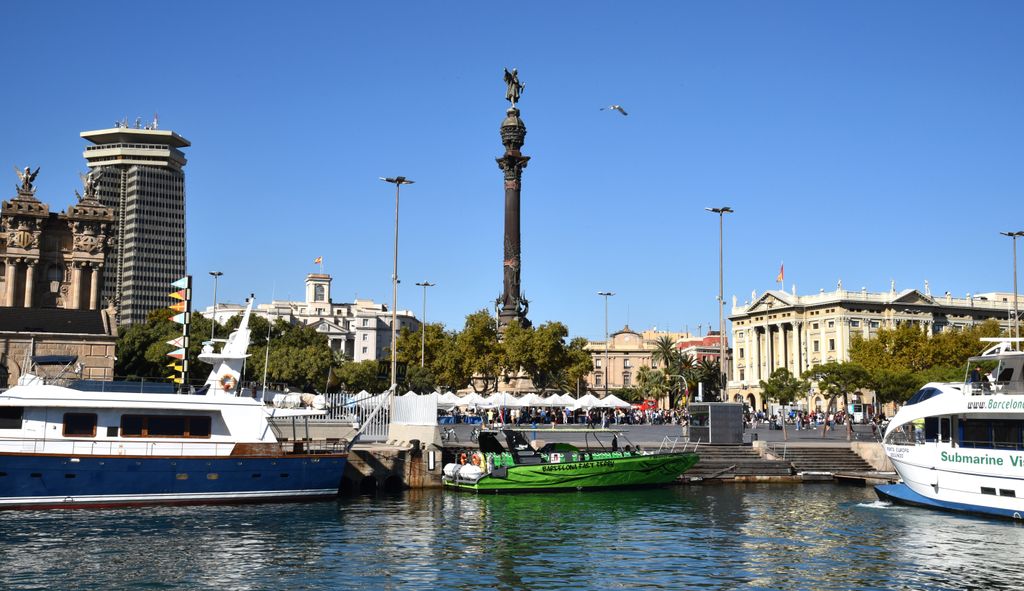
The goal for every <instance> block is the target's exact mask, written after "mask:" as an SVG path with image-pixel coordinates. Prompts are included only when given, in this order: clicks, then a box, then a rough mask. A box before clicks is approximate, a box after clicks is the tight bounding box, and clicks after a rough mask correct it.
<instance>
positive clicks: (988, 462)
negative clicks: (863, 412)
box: [875, 338, 1024, 519]
mask: <svg viewBox="0 0 1024 591" xmlns="http://www.w3.org/2000/svg"><path fill="white" fill-rule="evenodd" d="M982 340H983V341H988V342H992V343H994V344H993V345H992V346H991V347H990V348H989V349H987V350H986V351H985V352H984V353H982V354H981V355H979V356H978V357H972V358H971V359H970V361H969V364H970V365H969V366H968V377H967V379H966V380H965V381H964V382H963V383H929V384H926V385H925V386H924V387H923V388H921V390H919V391H918V392H917V393H916V394H914V396H912V397H911V398H910V400H908V401H907V403H906V405H905V406H904V407H903V408H901V409H900V411H899V412H898V413H896V416H895V417H893V419H892V420H891V421H890V423H889V426H888V428H887V429H886V432H885V437H884V439H883V444H884V446H885V453H886V455H887V456H888V457H889V459H890V460H891V461H892V464H893V467H894V468H895V469H896V472H897V473H899V476H900V478H901V480H902V482H900V483H898V484H888V485H881V486H877V487H875V490H876V492H877V493H878V496H879V497H880V498H881V499H883V500H889V501H894V502H897V503H902V504H910V505H919V506H924V507H930V508H935V509H944V510H948V511H960V512H966V513H976V514H983V515H994V516H999V517H1006V518H1011V519H1021V516H1022V515H1024V353H1022V352H1020V351H1017V350H1014V348H1013V347H1014V344H1015V343H1019V342H1021V341H1024V339H1008V338H997V339H982Z"/></svg>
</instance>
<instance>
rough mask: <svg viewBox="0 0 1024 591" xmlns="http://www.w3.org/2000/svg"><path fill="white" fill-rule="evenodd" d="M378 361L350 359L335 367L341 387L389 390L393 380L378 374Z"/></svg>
mask: <svg viewBox="0 0 1024 591" xmlns="http://www.w3.org/2000/svg"><path fill="white" fill-rule="evenodd" d="M377 365H378V364H377V362H376V361H374V360H372V359H367V360H364V361H348V362H345V363H343V364H341V365H340V366H338V367H336V368H334V374H335V376H336V377H337V380H338V382H339V387H340V388H341V389H342V390H343V391H345V392H360V391H362V390H366V391H367V392H370V393H378V392H383V391H384V390H387V388H388V386H389V385H390V384H391V381H390V380H389V379H387V378H380V377H378V374H377Z"/></svg>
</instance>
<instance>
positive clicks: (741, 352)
mask: <svg viewBox="0 0 1024 591" xmlns="http://www.w3.org/2000/svg"><path fill="white" fill-rule="evenodd" d="M740 359H743V347H740Z"/></svg>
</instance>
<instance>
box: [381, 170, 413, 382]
mask: <svg viewBox="0 0 1024 591" xmlns="http://www.w3.org/2000/svg"><path fill="white" fill-rule="evenodd" d="M380 180H382V181H384V182H386V183H393V184H394V185H395V259H394V270H393V271H392V273H391V389H392V390H393V391H394V392H397V391H398V198H399V192H400V191H401V189H402V185H411V184H413V183H414V182H416V181H410V180H409V179H407V178H405V177H404V176H396V177H380Z"/></svg>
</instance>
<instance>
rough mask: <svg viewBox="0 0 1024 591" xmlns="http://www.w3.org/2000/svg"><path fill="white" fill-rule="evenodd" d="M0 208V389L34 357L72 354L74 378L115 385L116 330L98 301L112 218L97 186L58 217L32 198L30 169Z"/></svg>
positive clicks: (89, 181) (90, 182)
mask: <svg viewBox="0 0 1024 591" xmlns="http://www.w3.org/2000/svg"><path fill="white" fill-rule="evenodd" d="M15 170H16V172H17V173H18V177H19V179H20V181H21V183H20V184H19V185H18V186H17V188H16V194H15V196H14V197H13V198H11V199H9V200H5V201H3V202H2V204H0V298H2V299H0V301H2V306H0V387H4V386H5V385H6V384H5V383H4V382H5V380H4V378H6V381H7V382H8V383H14V381H15V380H17V378H18V376H19V375H21V373H23V372H25V371H27V370H28V367H27V366H28V365H29V364H30V363H31V358H32V356H35V355H56V354H59V355H76V356H77V357H78V359H79V361H78V365H77V366H76V369H77V374H78V375H80V376H81V377H82V378H85V379H108V380H109V379H112V378H113V371H114V343H115V340H116V333H117V329H116V325H115V323H114V322H113V315H112V312H111V310H110V309H109V308H108V307H107V306H105V305H104V303H103V302H101V301H100V293H101V290H102V287H103V269H104V264H105V261H106V256H107V253H108V250H109V247H110V236H111V234H112V231H113V225H114V212H113V210H112V209H111V208H109V207H104V206H103V205H101V204H100V202H99V201H98V200H97V198H96V194H95V179H94V178H93V177H92V176H83V183H84V194H78V192H77V191H76V197H77V202H76V203H75V204H74V205H71V206H69V207H68V208H67V210H66V211H62V212H60V213H56V212H52V211H50V206H49V205H47V204H46V203H44V202H42V201H40V200H39V199H38V198H37V197H36V187H35V185H34V182H35V179H36V177H37V175H38V174H39V169H38V168H37V169H36V170H35V171H34V172H33V171H31V170H30V169H29V168H25V169H24V170H23V171H22V170H18V169H17V168H16V169H15Z"/></svg>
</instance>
